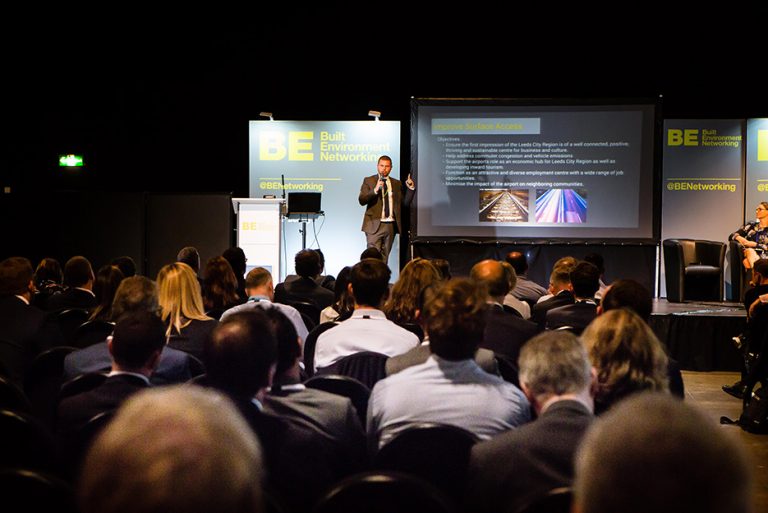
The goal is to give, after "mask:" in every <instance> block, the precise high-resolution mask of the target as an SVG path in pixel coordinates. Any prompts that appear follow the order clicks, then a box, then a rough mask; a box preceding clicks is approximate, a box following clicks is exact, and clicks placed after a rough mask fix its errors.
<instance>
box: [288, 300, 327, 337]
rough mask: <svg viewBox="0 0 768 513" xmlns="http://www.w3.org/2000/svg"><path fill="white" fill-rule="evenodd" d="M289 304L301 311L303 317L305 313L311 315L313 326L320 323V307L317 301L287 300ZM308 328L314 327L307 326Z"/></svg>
mask: <svg viewBox="0 0 768 513" xmlns="http://www.w3.org/2000/svg"><path fill="white" fill-rule="evenodd" d="M287 304H289V305H291V306H292V307H294V308H295V309H296V310H298V311H299V312H301V314H302V317H303V316H305V315H306V316H307V317H309V319H310V320H311V321H312V327H314V326H317V325H318V324H320V308H319V307H318V306H317V305H316V304H315V303H311V302H309V301H287ZM307 329H308V330H311V329H312V328H311V327H310V326H307Z"/></svg>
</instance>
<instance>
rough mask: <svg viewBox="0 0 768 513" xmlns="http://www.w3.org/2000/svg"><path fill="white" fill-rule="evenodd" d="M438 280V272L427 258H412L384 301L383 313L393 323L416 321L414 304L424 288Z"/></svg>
mask: <svg viewBox="0 0 768 513" xmlns="http://www.w3.org/2000/svg"><path fill="white" fill-rule="evenodd" d="M439 281H440V272H439V271H438V270H437V268H435V266H434V265H432V263H431V262H430V261H429V260H426V259H424V258H414V259H413V260H411V261H410V262H408V263H407V264H406V265H405V267H403V270H402V271H400V277H399V278H398V279H397V282H395V284H394V286H393V287H392V290H391V291H390V293H389V298H388V299H387V300H386V302H385V303H384V308H382V310H383V311H384V314H385V315H386V316H387V319H389V320H390V321H392V322H394V323H395V324H399V325H401V326H402V325H404V324H414V323H416V322H417V315H418V312H417V308H416V304H417V302H418V300H419V297H420V296H421V293H422V292H424V289H426V288H427V287H429V286H431V285H433V284H435V283H437V282H439Z"/></svg>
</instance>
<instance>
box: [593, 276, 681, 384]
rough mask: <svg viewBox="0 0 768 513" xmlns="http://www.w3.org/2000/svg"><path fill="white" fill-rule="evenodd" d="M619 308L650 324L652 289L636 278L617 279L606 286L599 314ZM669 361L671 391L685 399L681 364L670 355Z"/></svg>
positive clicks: (668, 371) (668, 372) (598, 309)
mask: <svg viewBox="0 0 768 513" xmlns="http://www.w3.org/2000/svg"><path fill="white" fill-rule="evenodd" d="M617 308H628V309H630V310H632V311H633V312H635V313H636V314H637V315H639V316H640V318H641V319H642V320H643V321H645V323H646V324H648V322H649V321H650V319H651V312H652V311H653V298H652V297H651V291H650V290H648V289H647V288H645V286H644V285H643V284H641V283H639V282H637V281H635V280H629V279H622V280H616V281H614V282H613V283H612V284H610V285H609V286H608V288H606V290H605V295H604V296H603V300H602V301H601V302H600V305H599V306H598V307H597V314H598V315H602V314H603V312H607V311H609V310H615V309H617ZM667 362H668V363H667V376H668V377H669V392H670V393H671V394H672V395H674V396H676V397H679V398H681V399H683V398H685V386H684V384H683V375H682V373H681V372H680V364H678V363H677V361H676V360H675V359H674V358H672V357H671V356H669V355H667Z"/></svg>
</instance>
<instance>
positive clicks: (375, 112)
mask: <svg viewBox="0 0 768 513" xmlns="http://www.w3.org/2000/svg"><path fill="white" fill-rule="evenodd" d="M368 115H369V116H371V117H372V118H376V121H378V120H379V116H381V112H379V111H378V110H369V111H368Z"/></svg>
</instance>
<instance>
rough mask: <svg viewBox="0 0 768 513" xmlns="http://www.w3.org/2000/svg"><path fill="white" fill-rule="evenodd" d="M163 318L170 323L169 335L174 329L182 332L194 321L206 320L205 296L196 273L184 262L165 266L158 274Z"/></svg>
mask: <svg viewBox="0 0 768 513" xmlns="http://www.w3.org/2000/svg"><path fill="white" fill-rule="evenodd" d="M157 286H158V289H159V294H160V295H159V299H160V308H161V310H162V313H161V317H162V319H163V321H164V322H167V323H168V335H170V334H171V332H172V331H173V328H175V329H176V331H177V332H179V333H180V332H181V330H182V328H183V327H184V326H186V325H187V324H188V323H189V321H191V320H192V319H197V320H206V319H208V317H206V315H205V310H204V308H203V296H202V294H201V293H200V283H199V282H198V281H197V277H196V275H195V272H194V271H193V270H192V268H191V267H189V266H188V265H187V264H185V263H183V262H174V263H172V264H168V265H165V266H163V267H162V268H161V269H160V271H159V272H158V273H157Z"/></svg>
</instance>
